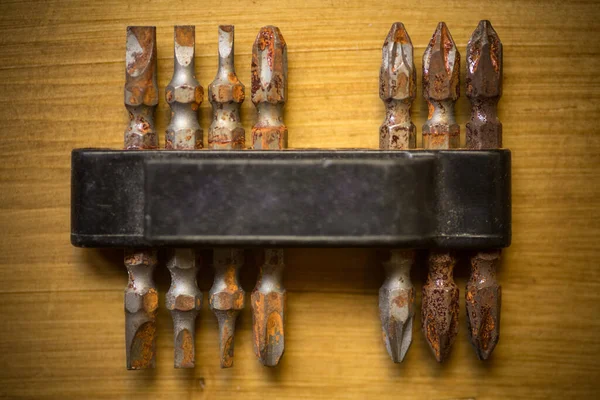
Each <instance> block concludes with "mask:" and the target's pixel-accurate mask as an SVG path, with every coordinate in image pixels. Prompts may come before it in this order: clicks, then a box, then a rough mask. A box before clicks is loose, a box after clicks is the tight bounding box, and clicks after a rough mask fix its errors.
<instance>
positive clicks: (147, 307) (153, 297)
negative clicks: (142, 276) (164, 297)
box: [142, 288, 158, 313]
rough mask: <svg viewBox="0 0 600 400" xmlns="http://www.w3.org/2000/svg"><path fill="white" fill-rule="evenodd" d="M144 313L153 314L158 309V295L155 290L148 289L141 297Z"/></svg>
mask: <svg viewBox="0 0 600 400" xmlns="http://www.w3.org/2000/svg"><path fill="white" fill-rule="evenodd" d="M142 300H143V304H144V311H146V312H147V313H153V312H155V311H156V310H157V309H158V293H157V292H156V289H154V288H150V289H148V292H146V293H145V294H144V297H143V299H142Z"/></svg>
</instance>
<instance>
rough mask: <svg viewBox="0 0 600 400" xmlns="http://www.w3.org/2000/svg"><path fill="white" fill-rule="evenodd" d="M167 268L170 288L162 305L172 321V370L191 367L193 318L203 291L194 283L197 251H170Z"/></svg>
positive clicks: (193, 351)
mask: <svg viewBox="0 0 600 400" xmlns="http://www.w3.org/2000/svg"><path fill="white" fill-rule="evenodd" d="M167 268H168V269H169V272H170V273H171V287H169V291H168V292H167V295H166V301H165V303H166V306H167V310H169V311H170V312H171V316H172V318H173V338H174V344H175V361H174V365H175V368H194V366H195V364H196V363H195V349H196V346H195V344H194V341H195V338H196V317H197V316H198V313H199V311H200V309H202V292H200V289H198V284H197V282H196V274H197V273H198V268H197V267H196V252H195V251H194V250H193V249H172V250H171V254H170V257H169V260H168V261H167Z"/></svg>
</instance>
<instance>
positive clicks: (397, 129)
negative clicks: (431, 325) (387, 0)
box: [379, 22, 417, 150]
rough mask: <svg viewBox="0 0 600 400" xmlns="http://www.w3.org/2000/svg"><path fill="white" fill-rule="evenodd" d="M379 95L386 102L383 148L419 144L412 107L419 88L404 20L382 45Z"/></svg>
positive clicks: (403, 148)
mask: <svg viewBox="0 0 600 400" xmlns="http://www.w3.org/2000/svg"><path fill="white" fill-rule="evenodd" d="M382 53H383V55H382V61H381V69H380V71H379V97H380V98H381V100H383V103H384V104H385V119H384V121H383V123H382V124H381V127H380V128H379V132H380V136H379V148H380V149H382V150H407V149H414V148H416V147H417V128H416V127H415V125H414V124H413V123H412V120H411V118H410V107H411V105H412V102H413V101H414V99H415V96H416V92H417V84H416V81H417V78H416V70H415V64H414V61H413V45H412V42H411V40H410V37H409V36H408V32H406V29H405V28H404V25H403V24H402V23H401V22H396V23H394V24H393V25H392V27H391V29H390V32H389V33H388V35H387V37H386V39H385V42H384V43H383V49H382Z"/></svg>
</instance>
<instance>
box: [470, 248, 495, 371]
mask: <svg viewBox="0 0 600 400" xmlns="http://www.w3.org/2000/svg"><path fill="white" fill-rule="evenodd" d="M499 263H500V250H493V251H484V252H479V253H477V254H476V255H475V256H473V257H471V277H470V279H469V282H468V283H467V291H466V295H465V299H466V305H467V326H468V329H469V336H470V339H471V343H472V344H473V347H474V348H475V352H476V353H477V357H479V359H480V360H487V359H488V358H489V356H490V355H491V354H492V351H494V348H495V347H496V344H497V343H498V339H499V337H500V304H501V301H502V288H501V286H500V285H499V284H498V281H497V280H496V269H497V267H498V264H499Z"/></svg>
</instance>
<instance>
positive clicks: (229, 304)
mask: <svg viewBox="0 0 600 400" xmlns="http://www.w3.org/2000/svg"><path fill="white" fill-rule="evenodd" d="M233 44H234V27H233V25H221V26H219V68H218V70H217V76H216V77H215V79H214V81H212V83H211V84H210V86H209V87H208V97H209V99H210V102H211V104H212V107H213V120H212V123H211V125H210V129H209V131H208V147H209V148H210V149H220V150H235V149H243V148H244V147H245V143H246V137H245V131H244V127H243V126H242V123H241V121H240V105H241V104H242V103H243V102H244V98H245V88H244V85H243V84H242V83H241V82H240V81H239V79H238V77H237V75H236V73H235V67H234V46H233ZM243 264H244V251H243V250H242V249H231V248H220V249H214V251H213V267H214V270H215V279H214V283H213V286H212V288H211V289H210V292H209V303H210V309H211V310H212V311H213V312H214V313H215V316H216V317H217V323H218V324H219V349H220V361H221V368H230V367H232V366H233V350H234V335H235V322H236V320H237V317H238V315H239V313H240V311H241V310H242V309H243V308H244V296H245V292H244V289H242V286H241V285H240V284H239V278H238V276H239V271H240V269H241V267H242V265H243Z"/></svg>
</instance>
